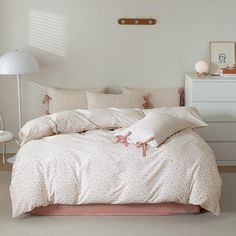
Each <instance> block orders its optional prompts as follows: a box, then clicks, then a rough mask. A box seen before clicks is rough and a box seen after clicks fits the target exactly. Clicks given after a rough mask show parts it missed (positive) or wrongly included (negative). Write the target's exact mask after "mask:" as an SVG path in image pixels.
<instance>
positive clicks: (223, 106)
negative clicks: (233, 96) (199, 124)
mask: <svg viewBox="0 0 236 236" xmlns="http://www.w3.org/2000/svg"><path fill="white" fill-rule="evenodd" d="M235 93H236V91H235ZM191 105H192V106H194V107H196V108H197V109H198V111H199V113H200V115H201V117H202V118H203V119H204V120H205V121H214V122H217V121H230V122H232V121H235V122H236V102H193V103H192V104H191Z"/></svg>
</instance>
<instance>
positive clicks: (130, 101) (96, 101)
mask: <svg viewBox="0 0 236 236" xmlns="http://www.w3.org/2000/svg"><path fill="white" fill-rule="evenodd" d="M87 100H88V109H101V108H143V104H144V102H145V101H144V98H143V95H142V94H141V93H137V92H131V93H127V94H99V93H91V92H87Z"/></svg>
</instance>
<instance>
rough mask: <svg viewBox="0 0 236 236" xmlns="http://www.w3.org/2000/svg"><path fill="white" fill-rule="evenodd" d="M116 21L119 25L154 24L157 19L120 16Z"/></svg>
mask: <svg viewBox="0 0 236 236" xmlns="http://www.w3.org/2000/svg"><path fill="white" fill-rule="evenodd" d="M118 23H119V24H120V25H155V24H156V23H157V21H156V19H153V18H120V19H119V20H118Z"/></svg>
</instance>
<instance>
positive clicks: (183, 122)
mask: <svg viewBox="0 0 236 236" xmlns="http://www.w3.org/2000/svg"><path fill="white" fill-rule="evenodd" d="M190 116H191V114H190ZM193 120H194V122H191V119H190V118H189V117H188V118H187V119H184V118H183V119H181V118H178V117H175V116H172V115H169V114H165V113H161V112H160V113H157V112H150V113H148V114H147V115H146V116H145V117H144V118H143V119H142V120H140V121H138V122H137V123H135V124H133V125H131V126H130V127H129V128H125V129H121V130H118V131H117V132H116V133H115V135H114V137H115V139H116V140H117V142H121V143H124V144H125V145H126V146H128V144H129V143H132V144H136V145H137V147H140V148H142V149H143V155H144V156H146V151H147V146H151V147H158V146H160V145H161V144H162V143H163V142H165V140H166V139H168V138H169V137H170V136H172V135H173V134H175V133H177V132H179V131H181V130H183V129H186V128H200V127H204V126H206V123H204V122H203V121H202V120H201V119H199V123H197V122H196V119H195V117H193Z"/></svg>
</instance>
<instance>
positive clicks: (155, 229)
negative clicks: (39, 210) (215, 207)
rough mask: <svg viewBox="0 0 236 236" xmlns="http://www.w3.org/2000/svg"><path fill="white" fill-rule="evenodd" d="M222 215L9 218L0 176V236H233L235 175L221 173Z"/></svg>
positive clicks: (6, 178) (5, 182) (5, 176)
mask: <svg viewBox="0 0 236 236" xmlns="http://www.w3.org/2000/svg"><path fill="white" fill-rule="evenodd" d="M221 176H222V179H223V183H224V184H223V194H222V214H221V216H219V217H216V216H213V215H211V214H208V213H207V214H201V215H196V216H186V215H179V216H171V217H35V216H30V215H26V216H24V217H22V218H21V219H12V218H11V204H10V198H9V191H8V187H9V184H10V172H7V171H5V172H0V235H1V236H16V235H17V236H39V235H40V236H42V235H50V236H54V235H57V236H61V235H68V236H73V235H82V236H87V235H89V236H92V235H96V236H99V235H103V236H106V235H112V236H116V235H128V236H132V235H135V236H139V235H142V236H143V235H145V236H148V235H152V236H153V235H161V236H165V235H170V236H174V235H177V236H178V235H180V236H185V235H186V236H190V235H191V236H195V235H197V236H199V235H206V236H211V235H214V236H217V235H219V236H222V235H224V236H231V235H232V236H236V173H222V174H221Z"/></svg>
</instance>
